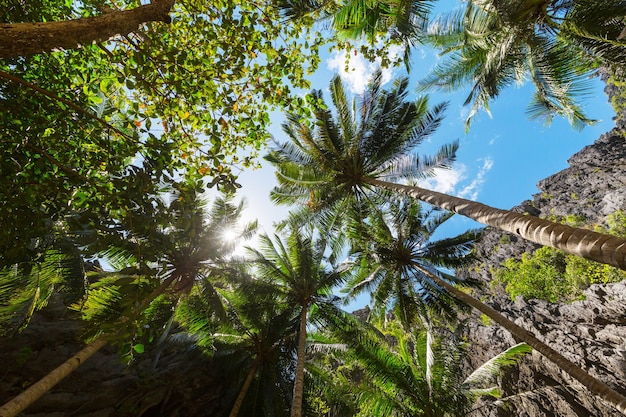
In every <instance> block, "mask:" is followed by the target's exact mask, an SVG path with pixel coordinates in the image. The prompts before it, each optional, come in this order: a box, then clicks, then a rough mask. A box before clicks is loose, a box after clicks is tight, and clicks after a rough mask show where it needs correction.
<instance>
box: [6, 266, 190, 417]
mask: <svg viewBox="0 0 626 417" xmlns="http://www.w3.org/2000/svg"><path fill="white" fill-rule="evenodd" d="M176 279H178V276H176V275H171V276H170V277H168V278H167V279H166V280H165V281H163V282H162V283H161V285H159V287H158V288H157V289H155V290H154V291H153V292H152V293H151V294H150V295H149V296H148V297H147V298H146V299H145V300H144V301H143V302H142V304H141V305H140V306H139V309H140V310H142V309H144V308H146V307H147V306H148V304H150V303H151V302H152V301H153V300H154V299H155V298H157V297H158V296H160V295H161V294H163V293H165V291H166V290H167V289H168V288H169V287H170V285H172V283H173V282H174V281H176ZM106 344H107V340H106V335H102V336H100V337H99V338H97V339H96V340H94V341H93V342H91V343H89V344H88V345H87V346H85V347H84V348H83V349H82V350H81V351H80V352H78V353H77V354H76V355H74V356H72V357H71V358H69V359H68V360H66V361H65V362H64V363H63V364H61V365H60V366H58V367H57V368H55V369H54V370H53V371H51V372H50V373H48V374H47V375H46V376H44V377H43V378H41V379H40V380H39V381H37V382H35V383H34V384H33V385H31V386H30V387H29V388H27V389H26V390H25V391H23V392H22V393H21V394H19V395H18V396H16V397H15V398H13V399H12V400H11V401H9V402H8V403H6V404H4V405H3V406H2V407H0V417H15V416H16V415H18V414H19V413H20V411H22V410H24V409H26V407H28V406H29V405H31V404H32V403H34V402H35V401H37V400H38V399H39V398H41V397H42V396H43V395H44V394H45V393H46V392H48V391H50V389H52V388H53V387H54V386H55V385H57V384H58V383H59V382H61V381H62V380H63V379H64V378H65V377H66V376H68V375H69V374H71V373H72V372H74V371H75V370H76V369H77V368H78V367H79V366H80V365H82V364H83V363H84V362H85V361H86V360H87V359H89V358H90V357H92V356H93V355H94V354H95V353H96V352H97V351H99V350H100V349H102V348H103V347H104V346H105V345H106Z"/></svg>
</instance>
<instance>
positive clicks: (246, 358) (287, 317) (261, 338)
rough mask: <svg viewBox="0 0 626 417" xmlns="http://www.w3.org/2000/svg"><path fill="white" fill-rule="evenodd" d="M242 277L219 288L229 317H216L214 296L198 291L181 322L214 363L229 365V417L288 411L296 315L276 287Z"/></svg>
mask: <svg viewBox="0 0 626 417" xmlns="http://www.w3.org/2000/svg"><path fill="white" fill-rule="evenodd" d="M237 281H238V283H237V286H236V287H235V288H234V290H227V289H219V290H218V291H219V292H220V294H221V295H222V296H223V297H224V298H225V300H226V305H227V315H228V320H225V321H224V320H217V321H216V320H215V319H214V317H213V319H212V316H214V314H213V310H214V309H213V308H212V307H211V299H210V297H209V298H208V299H207V298H206V294H203V293H202V292H200V291H198V290H196V289H194V292H193V293H192V294H191V295H190V296H189V297H188V298H187V299H185V300H184V303H183V305H182V306H181V308H179V309H178V311H177V313H176V321H177V323H178V324H179V325H180V326H181V327H182V329H183V330H184V331H185V332H187V333H188V334H189V335H190V336H191V337H192V338H193V340H194V343H195V344H196V345H198V346H200V347H202V348H203V349H206V350H207V351H208V354H209V355H211V356H212V357H213V358H214V360H215V361H219V362H220V363H228V367H229V371H228V374H229V375H232V376H233V378H231V379H232V381H233V383H232V384H231V385H232V388H234V390H231V391H230V392H232V393H233V403H232V404H233V405H232V408H231V410H230V413H229V414H228V415H229V417H236V416H237V415H240V414H245V415H247V416H261V415H276V416H279V415H286V413H285V412H284V411H286V410H289V398H290V395H291V394H290V393H289V390H288V389H286V387H288V386H291V383H290V380H291V375H290V374H289V372H288V369H290V368H291V363H292V362H293V361H292V358H293V355H294V353H295V348H296V346H295V341H296V338H297V333H298V332H297V330H298V321H297V315H296V317H294V313H293V309H292V308H290V307H289V306H287V305H286V304H285V303H283V302H282V301H283V300H280V299H279V297H278V295H279V293H278V292H277V291H276V290H277V288H276V286H275V285H273V284H271V283H266V282H263V281H260V280H257V279H255V278H253V277H252V276H247V275H245V274H242V275H241V277H239V279H238V280H237ZM237 377H240V378H237ZM250 391H252V394H253V395H248V393H249V392H250Z"/></svg>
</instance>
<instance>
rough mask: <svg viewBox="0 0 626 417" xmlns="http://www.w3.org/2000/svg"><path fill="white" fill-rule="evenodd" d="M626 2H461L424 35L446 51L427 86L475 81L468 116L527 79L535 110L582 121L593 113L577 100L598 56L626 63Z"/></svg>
mask: <svg viewBox="0 0 626 417" xmlns="http://www.w3.org/2000/svg"><path fill="white" fill-rule="evenodd" d="M624 15H626V2H624V1H600V2H597V1H586V0H585V1H580V2H579V1H576V2H574V1H569V0H565V1H563V0H553V1H546V2H537V1H533V0H526V1H510V0H475V1H470V2H467V5H466V7H465V9H464V10H460V11H457V12H454V13H450V14H448V15H445V16H443V17H440V18H439V19H436V20H435V21H434V22H433V23H432V24H431V29H430V36H428V37H426V38H427V39H428V40H429V41H430V42H431V43H432V44H433V45H434V46H435V47H437V48H439V49H440V50H441V51H442V54H443V55H444V59H443V60H442V61H441V62H440V63H439V64H438V65H437V66H436V67H435V69H434V70H433V71H432V72H431V74H430V75H429V76H427V77H426V78H425V79H424V80H423V81H422V82H421V84H422V88H423V89H428V88H433V87H435V88H441V89H444V90H457V89H459V88H461V87H463V86H466V85H471V90H470V93H469V95H468V97H467V100H466V102H465V104H470V103H471V104H472V108H471V111H470V114H469V116H468V118H467V126H468V127H469V122H470V120H471V118H472V117H473V116H474V115H475V114H476V112H477V111H478V110H480V109H485V110H487V112H489V102H490V100H492V99H494V98H495V97H497V96H498V95H499V94H500V92H501V91H502V90H503V89H504V88H506V87H508V86H510V85H512V84H522V83H523V82H525V81H526V80H527V79H530V80H531V81H532V83H533V84H534V85H535V93H534V96H533V99H532V101H531V104H530V106H529V107H528V113H529V115H530V116H531V117H533V118H542V119H544V120H546V121H547V122H549V121H551V119H552V117H553V116H554V115H560V116H563V117H565V118H566V119H567V120H568V121H569V122H570V124H571V125H572V126H573V127H575V128H577V129H581V128H583V127H584V126H585V125H587V124H591V123H593V122H594V120H591V119H588V118H587V117H586V116H585V115H584V114H583V112H582V110H581V108H580V106H579V105H578V103H577V99H578V98H579V97H583V96H584V95H585V94H586V93H587V92H588V85H589V83H588V78H589V75H590V71H592V70H594V69H595V68H597V66H598V62H601V63H604V64H607V65H609V66H613V67H614V68H616V69H617V68H619V67H620V66H621V65H623V64H624V63H626V42H624V41H623V39H621V38H620V36H621V32H622V30H623V29H624V21H623V19H624Z"/></svg>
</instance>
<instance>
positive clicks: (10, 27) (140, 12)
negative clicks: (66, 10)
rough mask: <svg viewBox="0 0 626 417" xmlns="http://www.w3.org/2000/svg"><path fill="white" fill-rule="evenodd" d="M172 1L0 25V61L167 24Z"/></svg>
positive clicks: (155, 1)
mask: <svg viewBox="0 0 626 417" xmlns="http://www.w3.org/2000/svg"><path fill="white" fill-rule="evenodd" d="M174 1H175V0H152V3H150V4H146V5H143V6H139V7H136V8H134V9H129V10H115V11H110V12H107V13H103V14H101V15H99V16H94V17H88V18H81V19H75V20H67V21H60V22H37V23H2V24H0V58H12V57H18V56H29V55H34V54H38V53H42V52H50V51H52V50H55V49H74V48H77V47H79V46H80V45H90V44H92V43H93V42H97V41H106V40H108V39H110V38H112V37H113V36H116V35H127V34H129V33H131V32H134V31H136V30H137V29H138V28H139V27H140V26H141V25H142V24H144V23H147V22H155V21H161V22H168V23H169V21H170V17H169V11H170V9H171V8H172V6H173V5H174Z"/></svg>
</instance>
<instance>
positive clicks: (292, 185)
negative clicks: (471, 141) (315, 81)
mask: <svg viewBox="0 0 626 417" xmlns="http://www.w3.org/2000/svg"><path fill="white" fill-rule="evenodd" d="M381 84H382V78H381V73H380V72H378V73H377V74H375V75H374V76H373V78H372V80H371V82H370V84H369V86H368V88H367V90H366V91H365V93H364V94H363V95H362V96H361V97H359V100H358V101H357V102H355V106H356V107H353V106H351V105H350V102H349V100H348V98H347V96H346V94H345V91H344V87H343V85H342V82H341V80H340V79H339V77H338V76H337V77H335V78H334V79H333V80H332V82H331V87H330V91H331V97H332V100H333V103H334V105H335V108H336V109H337V120H335V119H334V118H333V116H332V112H331V110H329V108H328V107H327V106H326V104H325V103H324V101H323V99H322V93H321V91H314V92H313V93H312V96H311V97H310V99H309V101H310V102H311V112H312V113H313V115H314V117H313V119H312V120H309V119H304V118H302V117H300V116H298V115H296V114H289V115H288V116H287V122H285V124H284V125H283V130H284V132H285V133H286V134H287V136H288V138H289V140H290V141H289V142H286V143H277V144H275V146H274V148H273V150H272V152H271V153H270V154H269V155H268V156H266V159H267V160H269V161H270V162H272V163H273V164H274V165H275V166H276V169H277V172H276V177H277V180H278V183H279V185H278V186H277V187H275V188H274V189H273V191H272V193H271V197H272V199H273V201H274V202H276V203H279V204H294V203H299V204H303V205H308V206H309V207H311V208H313V209H314V210H315V211H317V212H319V213H324V212H329V211H331V212H333V211H334V212H335V213H337V212H342V211H343V212H345V211H346V210H347V209H348V208H349V207H351V206H353V205H354V201H359V200H363V199H365V198H368V196H370V195H371V193H372V191H373V190H375V191H376V192H378V193H379V194H381V195H382V194H384V192H386V191H390V192H395V193H401V194H405V195H408V196H410V197H413V198H415V199H418V200H422V201H424V202H427V203H429V204H431V205H433V206H437V207H440V208H443V209H445V210H449V211H452V212H455V213H459V214H462V215H465V216H467V217H469V218H472V219H474V220H476V221H478V222H480V223H483V224H487V225H489V226H493V227H496V228H498V229H501V230H504V231H508V232H511V233H513V234H516V235H518V236H521V237H522V238H524V239H527V240H530V241H533V242H536V243H539V244H542V245H547V246H553V247H556V248H558V249H562V250H564V251H566V252H568V253H572V254H575V255H579V256H582V257H585V258H588V259H592V260H595V261H598V262H602V263H606V264H609V265H613V266H616V267H618V268H621V269H626V240H624V239H621V238H618V237H613V236H608V235H604V234H601V233H597V232H593V231H589V230H584V229H578V228H574V227H571V226H567V225H563V224H559V223H555V222H552V221H549V220H545V219H540V218H537V217H534V216H529V215H524V214H521V213H515V212H512V211H507V210H500V209H496V208H493V207H489V206H486V205H484V204H481V203H477V202H474V201H470V200H466V199H463V198H459V197H454V196H450V195H446V194H442V193H438V192H435V191H430V190H426V189H423V188H420V187H418V186H413V185H404V184H399V183H397V182H390V181H401V180H412V179H419V178H423V177H424V176H427V175H432V174H433V173H434V172H433V170H434V169H435V168H446V167H448V166H449V165H450V163H451V162H452V161H453V160H454V156H455V151H456V149H457V146H458V144H456V143H455V144H451V145H446V146H443V147H442V148H441V150H440V151H439V153H438V154H437V155H436V156H435V157H430V158H429V157H423V156H419V155H417V154H414V153H411V152H412V151H413V149H414V147H415V146H416V145H418V144H419V143H420V142H421V141H423V140H424V139H425V138H426V137H428V136H429V135H430V134H432V133H433V132H434V130H435V129H436V127H437V126H438V125H439V123H440V122H441V118H442V112H443V110H444V108H445V106H443V105H438V106H436V107H434V109H433V110H432V111H428V110H427V100H426V99H425V98H420V99H418V100H416V101H413V102H409V101H406V97H407V86H408V81H407V80H406V79H403V80H399V81H397V82H396V83H395V84H394V87H393V88H392V89H391V90H389V91H386V90H383V88H382V85H381Z"/></svg>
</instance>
